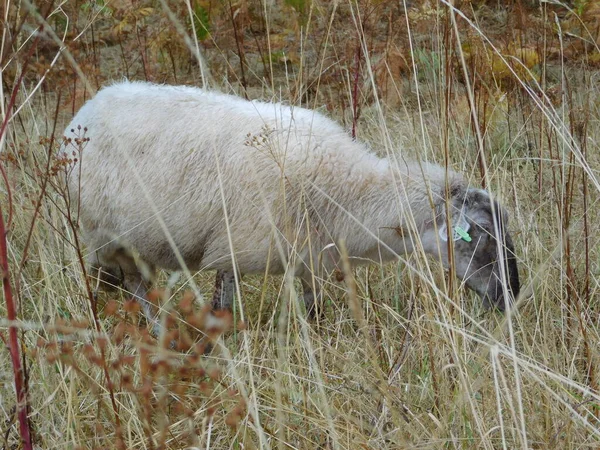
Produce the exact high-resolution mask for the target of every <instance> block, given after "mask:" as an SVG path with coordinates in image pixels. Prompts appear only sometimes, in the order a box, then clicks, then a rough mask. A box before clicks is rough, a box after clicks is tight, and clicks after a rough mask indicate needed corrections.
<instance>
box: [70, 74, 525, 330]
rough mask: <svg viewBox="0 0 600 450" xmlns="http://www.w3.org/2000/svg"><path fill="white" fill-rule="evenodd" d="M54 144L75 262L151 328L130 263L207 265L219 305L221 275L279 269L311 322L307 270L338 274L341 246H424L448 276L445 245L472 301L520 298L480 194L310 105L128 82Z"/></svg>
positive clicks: (502, 232)
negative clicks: (120, 295)
mask: <svg viewBox="0 0 600 450" xmlns="http://www.w3.org/2000/svg"><path fill="white" fill-rule="evenodd" d="M65 138H66V141H65V142H67V143H68V144H67V145H70V146H73V145H75V144H74V142H76V141H77V142H78V143H79V147H80V148H79V150H78V151H79V153H80V154H79V157H78V161H76V162H75V163H74V165H73V167H72V169H71V171H70V173H69V177H68V184H69V190H70V192H71V194H70V195H71V197H72V198H74V199H77V202H76V203H77V209H78V213H79V220H80V223H81V226H82V228H83V231H84V235H83V241H84V243H85V244H86V245H87V248H88V249H89V250H90V252H91V253H90V258H89V263H90V265H91V266H92V267H93V268H95V269H96V270H97V269H99V268H101V272H102V273H103V274H104V275H103V277H104V279H110V280H111V281H112V282H113V283H115V284H119V283H120V284H122V286H123V287H124V288H125V289H126V290H127V291H129V292H130V293H131V295H133V297H134V298H136V299H137V300H138V301H139V302H140V303H141V305H142V307H143V309H144V312H145V314H146V317H147V318H148V320H149V321H150V322H153V323H155V322H154V315H153V313H152V310H151V308H150V307H149V305H148V303H147V302H146V293H147V291H148V289H149V286H150V285H149V277H148V275H147V273H144V274H143V272H144V271H143V270H142V269H141V267H147V268H150V273H152V272H153V271H154V269H155V268H162V269H166V270H179V269H181V266H182V263H183V264H185V265H186V266H187V268H189V269H190V270H200V269H216V270H217V280H216V289H215V295H214V297H213V305H214V306H215V307H217V308H227V307H231V304H232V300H233V286H234V279H235V275H236V274H235V272H234V271H237V273H238V274H239V275H240V276H241V275H243V274H250V273H266V272H269V273H271V274H282V273H284V272H286V271H287V270H292V271H293V274H294V275H295V276H298V277H299V278H300V279H301V282H302V287H303V290H304V292H303V299H304V303H305V306H306V311H307V312H308V313H309V314H310V315H314V313H315V311H316V310H318V309H319V302H320V298H321V295H320V293H319V292H318V290H315V289H314V283H313V282H314V279H313V277H314V273H315V271H318V270H319V268H321V269H322V270H325V271H329V272H331V271H332V270H333V269H335V268H336V267H337V265H338V263H339V260H340V258H341V256H340V255H341V253H340V244H341V243H343V246H344V247H345V251H346V252H347V255H348V257H349V258H350V261H351V263H352V264H355V265H358V264H369V263H372V262H380V263H384V262H388V261H392V260H395V259H397V258H398V255H405V254H409V253H411V252H413V251H415V250H420V249H422V251H424V252H425V253H427V254H430V255H433V256H435V257H437V258H440V259H441V261H442V263H443V264H444V265H445V266H446V267H448V265H449V247H450V245H449V244H451V246H452V247H453V252H454V259H453V264H454V269H455V272H456V274H457V275H458V277H459V278H460V279H461V280H462V281H463V282H464V283H465V284H466V286H468V287H469V288H471V289H472V290H474V291H475V292H477V294H479V296H480V297H481V299H482V300H483V302H484V304H485V305H486V306H488V307H489V306H496V307H497V308H498V309H500V310H504V309H505V307H506V306H508V305H509V304H510V301H511V299H512V298H515V297H516V296H517V295H518V293H519V275H518V269H517V263H516V256H515V253H514V247H513V243H512V240H511V237H510V234H509V233H508V231H507V219H506V214H505V213H504V212H503V210H502V208H501V207H500V205H499V204H498V203H496V202H495V201H494V200H492V199H491V198H490V195H489V193H488V192H486V191H484V190H481V189H476V188H471V187H469V186H468V184H467V183H466V182H465V180H464V179H463V177H462V176H461V175H459V174H458V173H455V172H453V171H449V170H446V169H444V168H442V167H440V166H438V165H434V164H430V163H417V162H410V161H400V162H393V163H392V162H390V161H389V160H387V159H383V158H380V157H378V156H376V155H375V154H374V153H373V152H371V151H370V150H369V149H368V148H367V146H366V145H365V144H363V143H360V142H357V141H354V140H353V139H351V138H350V136H349V135H348V134H347V133H346V132H345V131H344V130H343V128H342V127H341V126H340V125H338V124H337V123H336V122H334V121H333V120H331V119H329V118H327V117H325V116H324V115H323V114H321V113H318V112H316V111H312V110H308V109H304V108H300V107H292V106H288V105H284V104H281V103H263V102H258V101H247V100H244V99H241V98H239V97H235V96H230V95H225V94H222V93H218V92H214V91H207V90H202V89H199V88H195V87H183V86H166V85H155V84H149V83H144V82H127V81H126V82H120V83H117V84H113V85H111V86H108V87H105V88H103V89H101V90H100V91H99V92H98V93H97V95H96V96H95V97H93V98H92V99H91V100H89V101H87V102H86V103H85V105H84V106H83V107H82V108H81V109H80V110H79V112H78V113H77V114H76V116H75V117H74V118H73V120H72V122H71V123H70V125H69V126H68V127H67V129H66V131H65ZM82 138H85V139H82ZM82 142H83V144H82ZM67 151H73V150H72V149H67ZM447 212H451V214H450V216H451V217H450V218H447V217H446V215H447ZM448 224H451V226H452V229H451V230H448V229H447V226H448ZM449 239H450V242H448V240H449ZM141 263H143V264H141ZM507 294H508V297H507Z"/></svg>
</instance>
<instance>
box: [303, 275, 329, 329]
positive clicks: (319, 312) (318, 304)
mask: <svg viewBox="0 0 600 450" xmlns="http://www.w3.org/2000/svg"><path fill="white" fill-rule="evenodd" d="M301 281H302V290H303V295H302V298H303V300H304V307H305V308H306V316H307V317H308V319H309V320H315V319H316V318H317V317H319V318H322V317H323V314H324V309H323V306H324V305H323V297H322V295H321V291H320V290H319V288H316V289H313V280H312V276H311V277H310V278H308V279H305V278H301Z"/></svg>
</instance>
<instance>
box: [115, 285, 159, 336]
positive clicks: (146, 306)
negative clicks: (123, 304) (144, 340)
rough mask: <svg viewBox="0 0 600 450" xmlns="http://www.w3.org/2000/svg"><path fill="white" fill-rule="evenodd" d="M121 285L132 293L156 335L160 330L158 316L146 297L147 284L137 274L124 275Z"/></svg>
mask: <svg viewBox="0 0 600 450" xmlns="http://www.w3.org/2000/svg"><path fill="white" fill-rule="evenodd" d="M123 287H124V288H125V289H126V290H127V292H128V293H129V294H131V295H132V297H133V298H134V299H135V301H137V302H138V303H139V305H140V306H141V308H142V312H143V313H144V316H145V317H146V321H147V322H148V323H149V324H150V325H151V326H152V334H153V335H154V336H157V337H158V336H159V335H160V332H161V327H160V323H159V321H158V317H157V316H156V315H155V314H154V309H153V307H152V305H151V304H150V302H149V301H148V299H147V298H146V293H147V292H148V290H149V285H148V284H147V283H146V282H145V281H144V280H143V278H142V277H141V276H139V275H138V276H136V275H131V276H130V275H126V276H125V280H124V281H123Z"/></svg>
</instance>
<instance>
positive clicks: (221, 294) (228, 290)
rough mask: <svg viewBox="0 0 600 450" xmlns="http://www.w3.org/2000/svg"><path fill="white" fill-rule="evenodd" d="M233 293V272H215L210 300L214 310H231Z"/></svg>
mask: <svg viewBox="0 0 600 450" xmlns="http://www.w3.org/2000/svg"><path fill="white" fill-rule="evenodd" d="M234 293H235V274H234V272H233V270H217V276H216V278H215V291H214V294H213V299H212V307H213V309H214V310H220V309H229V310H231V309H232V308H233V296H234Z"/></svg>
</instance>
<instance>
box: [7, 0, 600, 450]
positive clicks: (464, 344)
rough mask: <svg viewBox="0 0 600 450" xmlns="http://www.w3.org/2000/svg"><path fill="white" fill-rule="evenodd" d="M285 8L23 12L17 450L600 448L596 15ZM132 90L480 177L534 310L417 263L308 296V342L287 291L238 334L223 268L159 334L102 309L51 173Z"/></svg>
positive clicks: (178, 304)
mask: <svg viewBox="0 0 600 450" xmlns="http://www.w3.org/2000/svg"><path fill="white" fill-rule="evenodd" d="M284 3H285V4H283V5H281V4H279V3H277V2H276V3H273V2H268V1H258V0H252V1H250V0H248V1H237V2H233V1H227V2H220V1H208V0H207V1H196V2H191V1H186V2H182V3H181V4H178V3H176V2H169V1H166V0H163V1H143V2H133V3H132V4H126V5H125V4H124V5H121V4H118V3H110V2H102V1H88V2H78V1H73V2H62V3H58V2H54V3H52V2H51V3H49V4H47V5H45V6H44V5H39V8H37V7H36V6H35V5H33V4H32V3H30V2H29V0H23V1H17V2H6V3H5V5H4V9H3V18H4V22H5V23H6V24H7V26H6V27H5V28H4V29H3V34H2V52H1V54H0V63H1V64H2V70H1V71H0V77H1V81H2V82H1V84H0V89H1V90H2V94H3V95H2V99H3V100H2V103H1V114H2V124H3V126H2V130H1V132H0V157H1V160H0V165H1V166H2V169H3V173H5V174H6V179H5V181H4V182H3V183H2V188H1V189H0V207H1V213H2V215H3V218H4V219H5V220H4V223H5V224H6V226H7V233H6V234H4V233H0V234H2V236H0V243H3V242H6V243H7V252H6V256H4V254H0V258H2V261H1V262H2V264H3V288H4V297H3V302H2V306H1V307H0V317H2V319H0V337H1V338H2V341H3V343H4V344H5V346H4V347H3V349H2V350H0V352H2V354H3V355H6V357H2V358H0V374H1V375H2V377H1V379H2V384H0V399H1V401H0V414H1V417H0V424H2V425H1V431H2V433H0V442H1V445H2V447H3V448H19V446H23V448H98V449H99V448H145V449H146V448H147V449H159V448H173V449H176V448H177V449H178V448H280V449H283V448H307V449H314V448H348V449H355V448H486V449H495V448H505V449H508V448H557V449H558V448H560V449H563V448H588V447H589V448H597V447H598V446H599V445H600V442H599V441H600V423H599V421H598V418H599V417H600V397H599V393H598V382H599V380H598V362H599V354H598V348H599V341H600V336H599V328H598V321H599V302H598V286H599V282H600V268H599V265H598V261H599V257H600V255H599V253H598V236H599V235H598V228H599V224H600V215H599V214H598V212H597V211H598V208H597V201H598V192H599V190H600V183H598V171H597V167H599V166H598V164H599V159H600V156H599V155H600V152H599V150H600V149H599V144H598V143H599V142H600V134H599V133H598V131H597V128H598V127H597V126H595V125H596V124H597V123H598V120H599V119H600V110H599V108H598V104H599V98H598V94H597V89H596V85H597V78H598V73H597V70H596V68H595V65H596V64H597V61H598V60H599V58H598V57H597V56H598V55H599V54H600V53H599V52H598V48H597V46H596V44H595V42H596V39H595V36H594V35H593V26H592V25H593V23H595V22H593V20H595V18H594V15H593V14H594V9H593V7H594V5H596V3H597V2H592V1H589V2H582V3H581V7H580V8H579V10H576V11H573V10H569V8H568V7H566V6H560V5H554V6H553V5H550V4H548V3H544V4H541V5H539V8H538V7H536V8H534V7H531V8H529V9H528V8H525V7H523V6H522V5H521V2H514V3H511V4H510V5H504V6H499V5H498V4H496V3H495V2H481V4H480V5H479V6H476V5H474V2H472V3H469V2H464V5H463V6H462V9H460V10H454V9H452V7H451V6H450V4H449V3H448V2H440V3H435V2H431V4H430V3H426V4H424V5H417V6H409V5H407V3H408V2H400V6H398V3H397V2H388V1H372V2H369V1H359V2H354V1H352V2H332V3H331V4H329V2H318V1H309V0H306V1H294V2H284ZM413 3H415V2H413ZM42 6H44V7H42ZM596 6H597V5H596ZM507 23H508V24H511V25H514V24H516V25H515V27H509V26H508V25H507ZM511 30H512V31H511ZM59 44H60V45H59ZM123 76H127V77H129V78H130V79H148V80H151V81H155V82H166V83H187V84H194V85H206V86H209V87H212V88H219V89H221V90H224V91H229V92H235V93H238V94H239V95H241V96H247V97H249V98H261V99H266V100H277V101H287V102H290V103H293V104H300V105H302V106H306V107H310V108H318V109H323V110H326V111H327V112H328V113H329V114H330V115H331V116H333V117H335V118H336V119H337V120H339V122H340V123H342V124H344V126H345V127H346V128H347V129H348V130H349V132H352V133H355V134H356V136H357V138H358V139H361V140H364V141H367V142H368V143H369V144H370V145H371V147H372V148H373V149H374V150H375V151H376V152H378V153H379V154H380V155H382V156H386V157H388V158H390V160H392V161H396V162H401V161H402V159H403V158H410V159H418V160H421V161H435V162H437V163H439V164H442V165H445V164H447V165H448V166H449V167H452V168H455V169H457V170H460V171H463V172H464V173H465V174H466V175H467V177H468V178H469V180H470V182H471V184H473V185H480V186H486V187H487V188H488V189H490V190H491V191H492V192H494V193H495V194H496V195H497V197H499V198H500V199H502V201H503V203H504V204H505V205H507V207H508V210H509V211H510V212H511V216H512V218H511V222H510V229H511V232H512V233H513V236H515V240H516V246H517V255H518V257H519V263H520V268H521V279H522V280H523V281H524V288H523V292H522V295H521V296H520V298H519V301H518V305H517V308H515V309H514V310H513V311H512V312H510V313H507V314H506V315H502V314H500V313H497V312H493V311H484V310H483V309H482V307H481V305H480V304H479V301H478V300H477V299H476V298H475V297H474V296H473V294H471V293H470V292H468V291H466V290H465V289H463V287H462V286H457V284H458V283H457V282H456V281H455V280H454V278H453V277H451V276H448V274H445V273H444V271H443V270H442V268H441V266H440V265H439V264H438V263H437V262H436V261H432V260H430V259H427V258H425V257H424V256H423V255H421V254H416V255H413V256H412V257H408V258H400V260H399V262H398V263H397V264H393V265H390V266H385V267H381V266H377V265H372V266H369V267H366V268H360V269H356V270H351V269H350V268H349V267H348V265H347V264H345V265H343V266H342V267H340V274H341V276H340V278H343V281H342V282H341V283H337V282H336V281H335V277H331V278H327V277H323V278H317V277H316V282H317V283H319V284H321V289H322V290H323V292H324V294H325V298H326V299H327V304H326V313H325V316H324V318H323V319H322V320H319V321H318V323H316V324H315V323H308V322H307V321H306V319H305V315H304V312H303V310H302V308H301V307H300V306H299V304H298V302H297V293H296V291H297V287H298V286H296V285H295V284H294V280H293V279H291V277H283V278H282V277H270V276H264V277H263V276H254V277H246V278H244V280H243V282H241V284H240V285H239V294H240V296H241V299H240V300H241V301H240V302H239V304H238V305H237V306H236V308H235V309H234V314H233V317H228V316H227V315H225V317H224V318H225V319H226V320H225V324H224V325H223V324H222V323H218V324H215V323H213V322H211V321H210V320H208V316H207V309H206V307H205V306H203V305H204V299H203V297H202V296H201V295H198V293H195V292H194V290H193V289H192V288H191V287H190V286H192V285H193V284H195V285H197V286H199V289H200V291H201V293H203V294H204V295H208V296H210V295H211V289H212V283H213V277H214V274H213V273H211V272H209V271H200V272H199V273H196V274H193V275H194V278H193V283H192V282H191V281H190V280H188V279H187V278H186V277H181V276H178V275H177V274H161V275H160V277H159V280H158V281H157V289H156V290H155V291H152V292H151V294H150V297H151V298H152V299H153V300H154V301H155V302H156V303H157V304H160V305H161V308H162V311H163V314H162V320H163V321H164V323H165V325H167V329H168V330H169V331H168V332H167V333H166V334H165V335H164V336H162V337H161V339H159V340H157V339H155V338H153V337H151V336H150V334H149V333H148V331H147V330H146V326H145V322H144V321H143V320H142V319H141V317H140V314H139V307H138V306H137V304H136V303H135V302H133V301H131V300H130V299H129V298H128V295H127V293H126V292H121V291H117V292H112V293H99V294H98V295H96V294H95V287H96V286H95V285H96V283H97V281H96V279H95V276H96V274H93V273H86V267H85V265H84V264H83V258H84V255H85V254H86V253H87V252H89V251H92V250H93V249H86V248H83V247H82V246H81V245H79V243H78V242H79V234H80V229H79V227H78V225H77V220H76V214H75V215H74V213H73V211H72V209H69V203H70V201H71V199H69V198H68V194H67V193H66V191H65V190H64V186H63V184H62V183H63V182H62V178H61V174H62V173H64V170H65V167H68V165H69V161H67V160H64V159H61V158H60V157H59V156H58V155H59V152H58V150H59V147H60V146H61V145H63V142H62V131H61V130H62V129H63V127H64V126H65V124H66V123H67V122H68V120H69V119H70V117H72V115H73V114H74V112H76V110H77V109H78V108H79V107H80V106H81V104H82V103H83V102H84V101H85V100H86V99H87V98H89V97H90V95H92V94H93V91H94V90H96V89H98V88H99V87H100V86H101V85H103V84H105V83H107V82H109V81H110V80H115V79H120V78H121V77H123ZM13 93H14V96H13V95H12V94H13ZM71 144H73V143H71ZM75 144H76V145H75V147H77V146H83V145H84V144H85V143H84V142H83V141H81V142H77V143H75ZM84 151H85V150H84ZM70 157H71V158H74V157H77V152H75V153H74V154H72V155H70ZM10 211H11V212H10ZM9 217H10V219H9ZM0 225H1V223H0ZM0 231H2V230H1V226H0ZM0 247H1V246H0ZM9 290H10V292H9ZM11 299H12V300H13V301H14V303H15V306H16V308H14V314H13V307H12V306H13V305H12V304H11ZM241 305H243V310H240V306H241ZM242 318H243V321H242V320H241V319H242ZM209 341H211V342H212V343H213V344H214V346H215V349H214V350H213V352H212V353H211V354H209V355H206V354H205V350H206V346H207V344H208V342H209ZM171 342H175V343H176V346H175V347H174V348H173V347H172V346H171ZM9 355H10V356H12V359H11V358H9V357H8V356H9ZM15 385H16V386H17V390H15ZM25 399H26V400H27V404H26V405H25V402H24V400H25ZM24 413H27V415H28V420H25V416H24ZM28 433H30V434H31V439H30V440H31V442H32V443H33V444H29V438H28Z"/></svg>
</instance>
